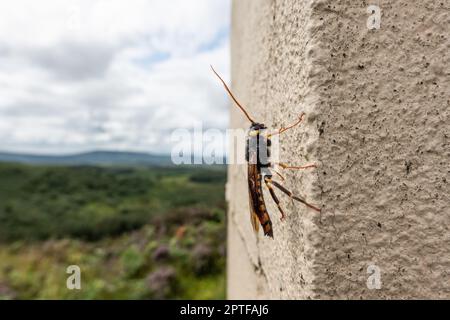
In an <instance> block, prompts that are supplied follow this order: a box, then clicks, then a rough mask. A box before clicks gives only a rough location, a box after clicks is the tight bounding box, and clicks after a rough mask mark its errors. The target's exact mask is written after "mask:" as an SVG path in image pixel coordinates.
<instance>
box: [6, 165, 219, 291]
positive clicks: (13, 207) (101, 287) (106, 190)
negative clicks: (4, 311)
mask: <svg viewBox="0 0 450 320" xmlns="http://www.w3.org/2000/svg"><path fill="white" fill-rule="evenodd" d="M224 184H225V170H224V168H220V167H219V168H217V167H216V168H203V167H174V168H152V167H135V168H127V167H88V166H78V167H62V166H55V167H52V166H26V165H18V164H0V297H3V298H18V299H22V298H31V299H35V298H49V299H65V298H80V299H94V298H96V299H105V298H109V299H118V298H122V299H152V298H192V299H196V298H205V299H212V298H216V299H217V298H223V297H224V265H225V257H224V255H225V239H226V233H225V223H224V220H225V200H224ZM73 264H75V265H78V266H80V268H81V271H82V290H79V291H78V290H73V291H72V290H68V289H67V288H66V279H67V276H68V275H67V274H66V268H67V266H69V265H73Z"/></svg>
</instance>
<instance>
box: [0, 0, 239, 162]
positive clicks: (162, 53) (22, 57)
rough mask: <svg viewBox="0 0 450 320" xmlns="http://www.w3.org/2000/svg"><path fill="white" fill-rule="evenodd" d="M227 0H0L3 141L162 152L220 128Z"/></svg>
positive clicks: (62, 149)
mask: <svg viewBox="0 0 450 320" xmlns="http://www.w3.org/2000/svg"><path fill="white" fill-rule="evenodd" d="M230 6H231V4H230V1H229V0H195V1H186V0H131V1H123V0H72V1H61V0H39V1H36V0H15V1H1V2H0V151H3V152H4V151H8V152H19V153H34V154H70V153H78V152H85V151H92V150H118V151H139V152H149V153H169V152H170V149H171V140H170V136H171V132H172V131H173V130H175V129H178V128H188V129H189V128H191V127H193V126H196V125H198V124H199V123H201V124H202V125H203V128H205V129H207V128H218V129H221V130H224V129H225V128H226V127H227V125H228V106H229V100H228V98H227V97H226V94H225V92H224V90H223V87H222V86H221V85H220V84H219V83H218V81H217V78H215V77H214V75H213V74H212V72H211V70H210V68H209V65H210V64H212V65H214V67H215V68H216V69H217V70H218V71H219V73H221V74H222V75H223V77H224V78H225V80H226V81H228V80H229V27H230Z"/></svg>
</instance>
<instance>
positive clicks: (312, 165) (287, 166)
mask: <svg viewBox="0 0 450 320" xmlns="http://www.w3.org/2000/svg"><path fill="white" fill-rule="evenodd" d="M277 165H278V166H280V167H281V168H283V169H290V170H303V169H308V168H317V165H316V164H315V163H313V164H308V165H306V166H290V165H288V164H286V163H282V162H280V163H277Z"/></svg>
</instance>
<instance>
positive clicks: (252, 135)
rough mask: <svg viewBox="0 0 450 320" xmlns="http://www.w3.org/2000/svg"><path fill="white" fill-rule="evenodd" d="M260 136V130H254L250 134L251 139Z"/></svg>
mask: <svg viewBox="0 0 450 320" xmlns="http://www.w3.org/2000/svg"><path fill="white" fill-rule="evenodd" d="M258 134H259V130H252V131H250V132H249V133H248V135H249V136H251V137H256V136H257V135H258Z"/></svg>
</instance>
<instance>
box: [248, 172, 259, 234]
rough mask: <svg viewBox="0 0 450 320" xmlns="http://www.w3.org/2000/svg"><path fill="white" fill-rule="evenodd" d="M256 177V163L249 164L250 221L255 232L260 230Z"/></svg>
mask: <svg viewBox="0 0 450 320" xmlns="http://www.w3.org/2000/svg"><path fill="white" fill-rule="evenodd" d="M256 179H258V169H257V167H256V165H255V164H249V165H248V192H249V197H248V200H249V207H250V221H251V223H252V226H253V230H255V232H258V231H259V224H260V222H259V218H258V215H257V214H256V211H255V197H257V195H256V194H255V190H256V181H257V180H256Z"/></svg>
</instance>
